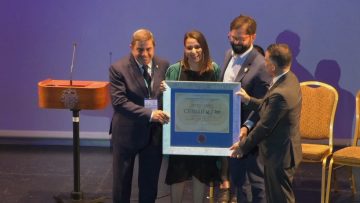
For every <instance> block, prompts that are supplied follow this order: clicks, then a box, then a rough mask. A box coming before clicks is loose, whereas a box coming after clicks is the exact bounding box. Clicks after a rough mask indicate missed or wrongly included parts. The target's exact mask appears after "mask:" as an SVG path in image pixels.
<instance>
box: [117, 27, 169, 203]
mask: <svg viewBox="0 0 360 203" xmlns="http://www.w3.org/2000/svg"><path fill="white" fill-rule="evenodd" d="M130 48H131V54H130V55H129V56H125V57H124V58H122V59H120V60H119V61H117V62H116V63H114V64H113V65H111V67H110V84H111V85H110V91H111V101H112V105H113V108H114V115H113V118H112V139H113V174H114V180H113V202H114V203H115V202H116V203H127V202H130V196H131V182H132V176H133V168H134V160H135V157H136V155H138V157H139V177H138V179H139V202H143V203H149V202H150V203H151V202H155V199H156V195H157V187H158V178H159V173H160V167H161V161H162V148H161V146H162V144H161V136H162V124H163V123H167V122H168V121H169V117H168V115H167V114H166V113H165V112H163V111H162V110H161V109H162V104H161V102H162V99H161V98H162V93H161V92H160V91H159V85H160V82H161V81H163V80H164V79H165V72H166V70H167V68H168V67H169V63H168V62H167V61H165V60H162V59H160V58H158V57H156V56H154V52H155V40H154V37H153V35H152V33H151V32H150V31H149V30H146V29H140V30H137V31H136V32H134V33H133V36H132V42H131V45H130Z"/></svg>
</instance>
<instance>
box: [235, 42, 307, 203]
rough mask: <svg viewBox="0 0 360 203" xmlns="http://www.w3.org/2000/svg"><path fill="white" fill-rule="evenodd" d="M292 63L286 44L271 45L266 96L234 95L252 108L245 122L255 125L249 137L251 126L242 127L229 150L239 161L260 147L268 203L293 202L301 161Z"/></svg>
mask: <svg viewBox="0 0 360 203" xmlns="http://www.w3.org/2000/svg"><path fill="white" fill-rule="evenodd" d="M291 60H292V56H291V51H290V49H289V47H288V46H287V45H286V44H272V45H270V46H269V47H268V48H267V50H266V53H265V66H266V69H267V71H268V72H269V73H270V74H271V75H272V77H273V80H272V86H271V87H270V89H269V91H268V92H267V94H266V95H265V97H264V98H263V99H256V98H253V97H250V96H249V95H248V94H247V93H246V91H245V90H244V89H241V90H240V91H239V92H237V94H238V95H240V96H241V97H242V101H243V102H244V103H245V104H247V106H248V107H249V108H251V109H254V111H253V112H252V113H251V115H250V116H249V118H248V119H249V120H252V121H253V122H254V121H257V123H256V124H255V126H254V128H253V129H252V130H251V131H250V132H249V134H248V130H249V128H252V127H251V126H244V127H242V128H241V130H240V131H241V133H240V141H239V142H238V143H236V144H234V145H233V146H232V147H231V148H230V149H231V150H234V151H233V153H232V157H238V158H240V157H242V156H244V155H246V154H247V153H249V152H250V151H251V150H252V149H253V148H254V147H256V146H259V150H260V157H261V159H262V161H263V162H264V174H265V190H266V199H267V202H268V203H285V202H295V197H294V193H293V190H292V180H293V176H294V173H295V169H296V168H297V166H298V165H299V163H300V161H301V159H302V152H301V143H300V132H299V124H300V113H301V101H302V96H301V90H300V84H299V81H298V79H297V78H296V76H295V75H294V74H293V73H292V72H291V71H290V66H291ZM247 134H248V135H247ZM246 135H247V136H246Z"/></svg>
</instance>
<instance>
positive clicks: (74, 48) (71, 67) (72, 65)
mask: <svg viewBox="0 0 360 203" xmlns="http://www.w3.org/2000/svg"><path fill="white" fill-rule="evenodd" d="M76 45H77V44H76V42H74V43H73V53H72V59H71V65H70V86H72V74H73V70H74V63H75V53H76Z"/></svg>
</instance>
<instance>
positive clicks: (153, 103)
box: [144, 99, 158, 110]
mask: <svg viewBox="0 0 360 203" xmlns="http://www.w3.org/2000/svg"><path fill="white" fill-rule="evenodd" d="M144 107H145V108H148V109H151V110H158V101H157V99H144Z"/></svg>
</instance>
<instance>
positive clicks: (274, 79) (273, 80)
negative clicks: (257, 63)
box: [272, 71, 289, 85]
mask: <svg viewBox="0 0 360 203" xmlns="http://www.w3.org/2000/svg"><path fill="white" fill-rule="evenodd" d="M288 72H289V71H285V72H283V73H281V74H280V75H278V76H276V77H274V78H273V79H272V84H273V85H274V84H275V83H276V81H278V80H279V79H280V78H281V77H282V76H283V75H285V74H286V73H288Z"/></svg>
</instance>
